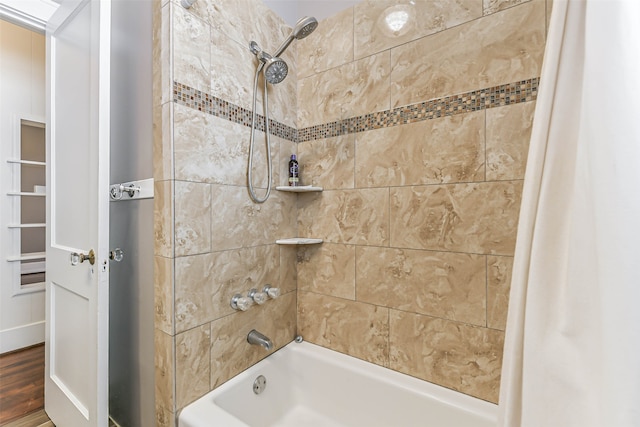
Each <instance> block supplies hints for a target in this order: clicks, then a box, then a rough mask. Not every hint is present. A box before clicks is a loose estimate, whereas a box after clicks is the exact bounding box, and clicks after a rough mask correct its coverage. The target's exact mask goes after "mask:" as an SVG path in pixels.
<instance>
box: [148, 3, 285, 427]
mask: <svg viewBox="0 0 640 427" xmlns="http://www.w3.org/2000/svg"><path fill="white" fill-rule="evenodd" d="M154 14H155V16H154V31H155V34H154V60H155V62H156V63H155V66H154V106H155V107H154V108H155V109H154V126H155V129H154V130H155V134H154V157H155V158H154V176H155V182H156V188H155V191H156V197H155V244H156V247H155V312H156V313H155V314H156V321H155V344H156V409H157V410H156V413H157V425H159V426H174V425H175V423H176V416H177V415H178V413H179V411H180V409H182V408H183V407H184V406H186V405H188V404H189V403H191V402H192V401H194V400H195V399H197V398H199V397H200V396H202V395H204V394H206V393H207V392H208V391H210V390H212V389H213V388H215V387H216V386H218V385H220V384H221V383H222V382H224V381H226V380H228V379H229V378H231V377H232V376H234V375H236V374H238V373H240V372H241V371H242V370H244V369H246V368H247V367H249V366H250V365H252V364H254V363H256V362H257V361H258V360H260V359H261V358H263V357H265V356H267V355H268V353H267V352H266V351H265V350H264V349H262V348H258V347H256V346H250V345H249V344H247V343H246V336H247V334H248V332H249V331H250V330H251V329H254V328H255V329H258V330H259V331H261V332H262V333H264V334H265V335H267V336H269V337H270V338H271V339H272V340H273V342H274V345H275V347H276V348H279V347H281V346H283V345H285V344H287V343H288V342H290V341H291V340H292V339H293V337H294V335H295V332H296V292H295V290H296V271H295V268H296V252H295V248H291V247H280V246H277V245H275V240H276V239H279V238H283V237H293V236H294V235H295V234H296V228H297V225H296V199H295V195H291V194H286V193H280V192H277V191H273V192H272V194H271V197H270V198H269V200H268V201H267V202H266V203H264V204H260V205H258V204H254V203H252V202H251V201H250V199H249V195H248V192H247V187H246V168H247V159H248V148H249V138H250V128H249V127H248V126H247V123H245V122H246V120H245V121H244V122H243V117H240V116H237V117H236V115H235V112H237V111H241V110H242V111H251V109H252V95H253V91H252V89H253V79H254V70H255V61H256V60H255V58H254V56H253V54H251V53H250V51H249V48H248V46H249V41H250V40H256V41H257V42H258V44H259V45H261V46H262V47H263V48H264V49H266V50H269V51H273V50H275V48H277V47H278V45H279V44H280V42H281V41H282V40H283V39H284V38H285V37H286V36H287V35H288V34H289V31H290V28H289V27H287V26H286V25H285V24H284V22H283V21H282V20H281V19H280V18H279V17H277V16H276V15H275V14H274V13H273V12H271V11H270V10H269V9H268V8H267V7H266V6H265V5H264V4H263V3H262V2H261V1H258V0H198V1H197V2H195V3H194V5H193V7H192V8H190V9H188V10H187V9H185V8H183V7H182V6H181V5H180V0H175V1H169V0H158V1H156V2H155V3H154ZM295 48H296V46H295V45H292V46H291V47H290V48H289V49H288V50H287V52H285V54H284V55H283V57H284V59H285V60H286V61H287V62H288V64H289V67H290V72H291V73H292V76H293V77H292V78H289V79H288V80H285V81H284V82H283V83H282V84H280V85H278V86H276V87H272V88H270V98H269V102H270V113H271V118H272V119H273V120H275V121H276V122H277V123H278V126H279V127H278V130H282V129H285V130H287V131H289V132H290V130H291V129H295V128H294V127H295V121H296V105H297V101H296V96H297V95H296V78H295V75H296V55H295ZM183 88H184V90H183ZM194 93H199V94H205V97H204V98H203V99H204V100H205V101H207V102H209V101H210V100H216V102H218V103H217V104H215V106H216V108H218V109H224V111H226V114H222V113H221V114H216V115H214V114H212V112H211V111H210V110H207V109H206V108H203V104H198V105H195V104H194V102H193V99H194V98H193V94H194ZM207 105H209V107H211V106H212V105H213V104H211V103H210V102H209V103H208V104H207ZM229 105H232V106H233V107H232V111H231V110H229V108H228V107H229ZM220 111H222V110H220ZM257 111H258V112H259V113H262V107H261V98H259V100H258V108H257ZM280 133H282V132H280ZM285 134H286V132H285ZM264 146H265V144H264V133H263V132H261V131H258V132H256V154H255V158H254V168H255V172H254V180H255V181H254V182H255V184H256V186H257V187H258V188H257V193H258V195H262V194H263V193H264V190H265V187H266V174H265V173H264V172H263V171H265V170H266V155H265V154H264ZM271 146H272V159H273V164H274V177H273V184H274V185H279V184H281V183H282V182H283V179H285V178H286V176H287V175H286V173H287V166H288V160H289V156H290V154H291V153H295V152H296V149H297V146H296V143H295V141H294V140H292V139H291V138H289V139H285V138H283V137H277V136H272V137H271ZM283 177H284V178H283ZM265 284H274V285H275V286H279V287H280V288H281V290H282V296H281V297H280V298H279V299H277V300H272V301H269V302H267V303H265V304H264V305H263V306H254V307H252V308H251V309H250V310H248V311H247V312H236V311H235V310H233V309H232V308H231V307H230V304H229V303H230V300H231V297H232V296H233V295H234V294H235V293H242V294H245V295H246V293H247V292H248V291H249V290H250V289H251V288H262V287H263V286H264V285H265Z"/></svg>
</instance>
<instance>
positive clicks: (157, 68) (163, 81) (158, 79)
mask: <svg viewBox="0 0 640 427" xmlns="http://www.w3.org/2000/svg"><path fill="white" fill-rule="evenodd" d="M172 7H173V6H172V5H170V4H169V3H166V4H161V3H160V2H153V3H152V13H153V19H152V32H153V38H152V47H151V49H152V61H153V66H152V81H153V83H152V85H153V86H152V87H153V90H152V97H153V105H154V106H159V105H162V104H164V103H167V102H170V101H172V100H173V65H172V63H171V51H172V46H171V33H172V30H171V26H172V25H171V21H172V20H171V11H172Z"/></svg>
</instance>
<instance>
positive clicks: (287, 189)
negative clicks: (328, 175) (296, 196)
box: [276, 185, 324, 193]
mask: <svg viewBox="0 0 640 427" xmlns="http://www.w3.org/2000/svg"><path fill="white" fill-rule="evenodd" d="M276 190H278V191H284V192H288V193H314V192H316V193H317V192H320V191H322V190H324V189H323V188H322V187H314V186H312V185H301V186H298V187H289V186H288V185H281V186H278V187H276Z"/></svg>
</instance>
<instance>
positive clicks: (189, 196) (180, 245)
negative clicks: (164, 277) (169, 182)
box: [175, 181, 211, 256]
mask: <svg viewBox="0 0 640 427" xmlns="http://www.w3.org/2000/svg"><path fill="white" fill-rule="evenodd" d="M175 192H176V196H175V201H176V206H175V218H176V223H175V233H176V237H175V239H176V250H175V253H176V256H183V255H192V254H199V253H204V252H210V251H211V188H210V185H209V184H200V183H194V182H183V181H176V182H175Z"/></svg>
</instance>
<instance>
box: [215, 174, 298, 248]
mask: <svg viewBox="0 0 640 427" xmlns="http://www.w3.org/2000/svg"><path fill="white" fill-rule="evenodd" d="M256 192H257V193H258V195H259V196H262V195H263V192H261V191H260V190H256ZM291 196H292V195H291V194H288V193H282V192H279V191H273V192H272V193H271V196H270V197H269V200H267V201H266V202H265V203H262V204H257V203H253V202H252V201H251V199H250V198H249V194H248V192H247V189H246V187H231V186H225V185H213V201H214V202H213V206H212V209H213V224H212V227H211V229H212V240H213V248H214V250H225V249H233V248H240V247H246V246H256V245H265V244H272V243H275V241H276V240H277V239H282V238H285V237H294V235H295V234H297V233H296V222H295V221H296V199H295V197H291Z"/></svg>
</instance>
